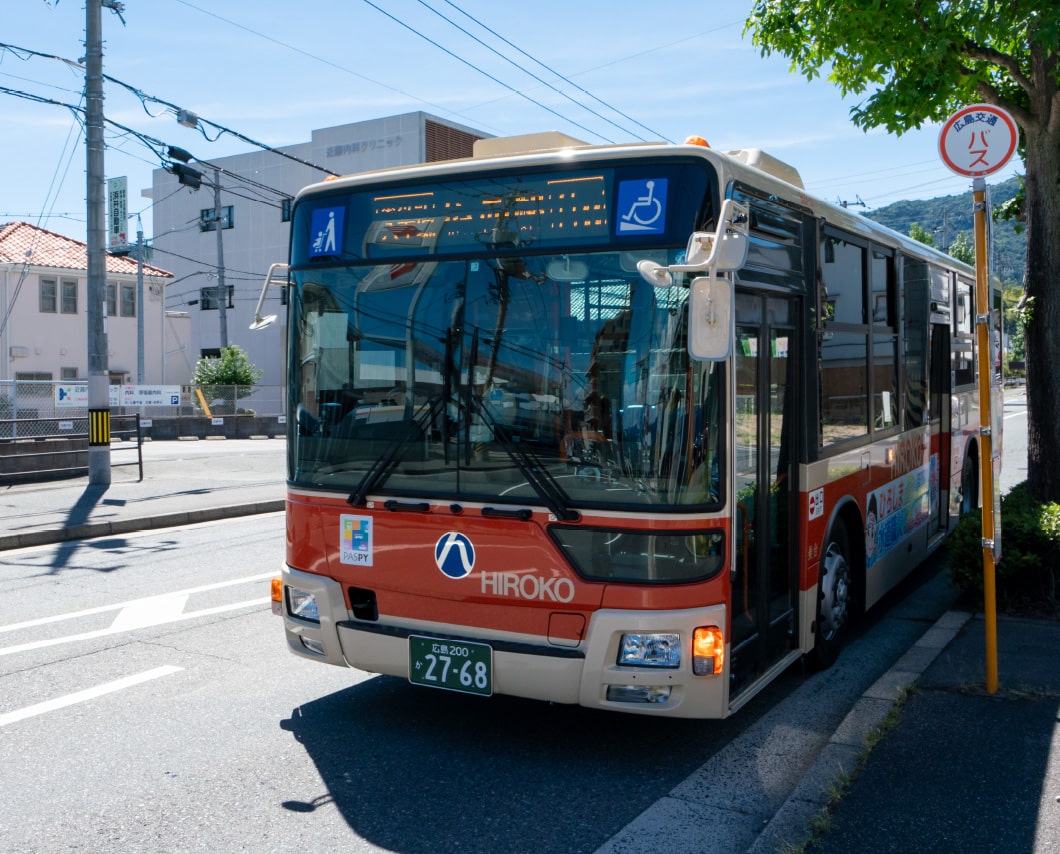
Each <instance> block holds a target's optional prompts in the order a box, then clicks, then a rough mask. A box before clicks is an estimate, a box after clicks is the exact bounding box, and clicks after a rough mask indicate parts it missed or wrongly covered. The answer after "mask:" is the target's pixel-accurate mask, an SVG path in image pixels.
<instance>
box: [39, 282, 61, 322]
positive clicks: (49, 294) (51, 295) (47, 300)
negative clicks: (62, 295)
mask: <svg viewBox="0 0 1060 854" xmlns="http://www.w3.org/2000/svg"><path fill="white" fill-rule="evenodd" d="M57 293H58V290H57V283H56V281H55V279H41V280H40V310H41V312H42V313H47V314H55V312H56V311H58V307H57V301H56V300H57V298H56V294H57Z"/></svg>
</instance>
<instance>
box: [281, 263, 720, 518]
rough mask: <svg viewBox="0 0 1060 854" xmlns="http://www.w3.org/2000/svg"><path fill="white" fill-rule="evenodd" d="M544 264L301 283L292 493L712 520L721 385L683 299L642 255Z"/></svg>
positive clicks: (391, 270) (335, 275)
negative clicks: (302, 488) (674, 511)
mask: <svg viewBox="0 0 1060 854" xmlns="http://www.w3.org/2000/svg"><path fill="white" fill-rule="evenodd" d="M677 254H678V253H677V251H676V250H671V251H668V252H667V251H662V252H660V251H653V252H613V251H612V252H592V253H582V254H576V255H570V254H555V255H550V254H541V255H534V256H528V257H526V258H503V257H500V258H483V259H471V260H451V261H427V262H421V263H398V264H389V263H388V264H383V265H378V266H374V265H372V266H341V267H328V268H320V269H315V270H302V271H295V272H294V273H293V275H292V281H291V291H292V293H291V300H292V313H291V319H292V324H291V346H290V350H289V352H290V359H291V365H290V367H291V374H290V375H291V386H290V393H291V395H292V400H291V403H292V406H291V410H290V411H292V412H295V413H296V422H297V423H296V428H295V430H294V431H293V433H294V436H293V442H292V447H291V450H290V466H291V470H290V477H291V480H292V481H293V482H295V483H298V484H302V485H306V486H313V487H322V488H327V489H336V490H342V491H345V492H347V493H349V495H350V497H351V499H353V500H354V501H353V503H360V502H362V501H363V500H364V498H365V496H366V495H367V493H368V492H372V493H378V494H384V495H385V494H394V495H400V496H412V497H422V498H424V499H426V498H431V497H436V498H437V497H444V498H445V499H446V500H464V501H488V502H496V503H509V504H517V505H521V506H524V507H525V506H526V505H527V504H544V505H545V506H547V507H548V508H549V509H550V510H552V511H553V512H555V513H557V515H558V516H559V517H560V518H570V517H569V516H565V514H567V513H569V512H571V511H572V510H573V509H574V508H578V507H611V506H621V507H626V508H627V509H629V508H630V505H633V506H636V507H643V506H644V505H669V506H679V507H682V508H685V509H689V508H691V507H703V506H705V505H712V504H716V503H717V501H718V494H717V485H716V482H717V479H718V476H719V457H720V454H721V447H720V444H721V439H720V436H721V420H720V419H721V417H722V412H721V405H722V404H721V388H722V386H721V383H720V377H719V375H718V373H717V372H718V370H719V368H718V367H717V366H716V365H715V364H712V363H711V364H707V363H699V362H694V361H692V360H690V359H689V357H688V353H687V349H686V346H685V330H684V327H685V323H686V320H685V318H686V313H687V312H686V305H685V303H686V300H687V296H688V289H687V286H685V285H682V284H678V285H677V286H675V287H672V288H667V289H656V288H652V287H651V286H650V285H648V284H646V283H645V282H644V281H643V280H642V279H641V278H640V276H639V275H638V274H637V272H636V262H637V260H639V259H640V258H642V257H647V256H651V257H655V258H657V259H658V260H661V261H663V262H664V263H666V262H673V261H675V260H676V255H677Z"/></svg>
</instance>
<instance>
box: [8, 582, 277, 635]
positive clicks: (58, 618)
mask: <svg viewBox="0 0 1060 854" xmlns="http://www.w3.org/2000/svg"><path fill="white" fill-rule="evenodd" d="M279 574H280V571H279V569H277V570H276V572H267V573H265V574H264V575H248V576H247V577H246V578H236V579H233V580H232V581H218V582H216V583H215V584H205V585H203V586H202V587H189V588H188V589H187V590H175V591H173V592H172V593H166V594H163V595H165V596H191V595H192V594H194V593H208V592H210V591H211V590H220V589H221V588H223V587H234V586H236V585H237V584H250V583H253V582H255V581H266V580H268V579H270V578H274V577H276V576H277V575H279ZM158 598H159V597H158V596H148V597H145V598H143V599H133V600H131V601H129V602H118V603H116V604H114V605H100V606H99V607H98V608H86V609H85V610H83V611H70V612H69V613H66V614H56V615H54V616H52V617H38V618H37V619H35V620H26V621H25V622H23V623H11V625H8V626H0V633H2V632H14V631H18V630H20V629H32V628H33V627H34V626H46V625H48V624H49V623H61V622H62V621H63V620H75V619H77V618H78V617H91V616H93V615H94V614H105V613H107V612H108V611H120V610H122V609H124V608H135V607H137V606H139V605H141V604H142V603H144V602H150V601H153V600H155V599H158Z"/></svg>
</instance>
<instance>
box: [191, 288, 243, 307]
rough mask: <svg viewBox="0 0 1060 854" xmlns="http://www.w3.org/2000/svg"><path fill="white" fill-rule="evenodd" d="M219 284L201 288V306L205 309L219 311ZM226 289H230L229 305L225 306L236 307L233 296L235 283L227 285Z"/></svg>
mask: <svg viewBox="0 0 1060 854" xmlns="http://www.w3.org/2000/svg"><path fill="white" fill-rule="evenodd" d="M217 288H218V286H217V285H214V286H213V287H212V288H199V308H200V309H202V310H203V311H217V310H218V309H219V308H220V306H219V305H218V300H217ZM225 290H226V291H228V305H226V306H225V308H235V303H234V302H233V297H234V295H235V290H236V289H235V286H234V285H225Z"/></svg>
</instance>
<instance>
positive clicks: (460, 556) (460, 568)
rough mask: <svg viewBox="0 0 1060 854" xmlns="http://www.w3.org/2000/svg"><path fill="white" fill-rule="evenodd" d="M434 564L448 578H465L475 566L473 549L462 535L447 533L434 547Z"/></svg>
mask: <svg viewBox="0 0 1060 854" xmlns="http://www.w3.org/2000/svg"><path fill="white" fill-rule="evenodd" d="M434 562H435V563H436V564H437V565H438V569H440V570H441V571H442V572H443V573H444V574H445V575H447V576H449V577H450V578H465V577H466V576H468V575H470V574H471V570H472V569H473V568H474V566H475V547H474V546H473V545H471V540H469V539H468V538H467V537H465V536H464V535H463V534H460V533H458V532H456V531H449V533H447V534H442V535H441V536H440V537H439V538H438V542H437V543H435V545H434Z"/></svg>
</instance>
